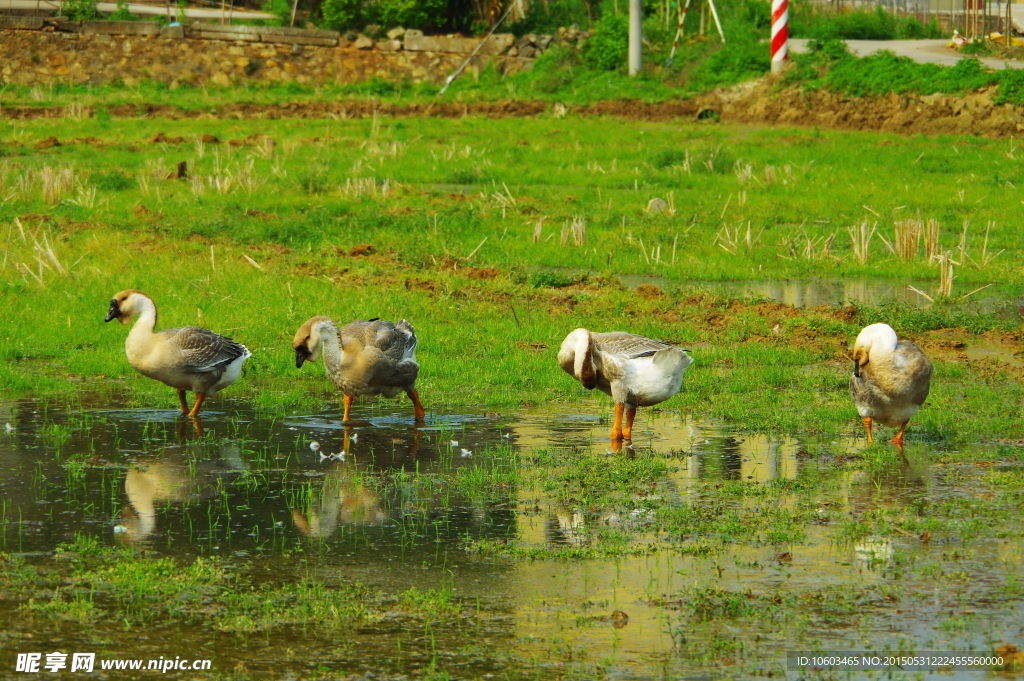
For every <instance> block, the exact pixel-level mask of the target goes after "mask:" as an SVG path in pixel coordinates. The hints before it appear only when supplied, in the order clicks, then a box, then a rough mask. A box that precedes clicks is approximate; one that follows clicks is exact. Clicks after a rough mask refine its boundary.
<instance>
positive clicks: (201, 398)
mask: <svg viewBox="0 0 1024 681" xmlns="http://www.w3.org/2000/svg"><path fill="white" fill-rule="evenodd" d="M204 400H206V393H196V403H195V404H194V405H192V411H190V412H189V413H188V415H189V416H191V417H192V418H195V417H196V416H197V415H198V414H199V408H200V407H202V406H203V401H204Z"/></svg>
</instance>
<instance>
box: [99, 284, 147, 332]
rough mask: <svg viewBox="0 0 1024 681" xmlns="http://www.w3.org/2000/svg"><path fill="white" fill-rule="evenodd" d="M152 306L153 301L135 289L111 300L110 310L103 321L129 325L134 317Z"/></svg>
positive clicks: (117, 295) (119, 294)
mask: <svg viewBox="0 0 1024 681" xmlns="http://www.w3.org/2000/svg"><path fill="white" fill-rule="evenodd" d="M152 304H153V299H152V298H150V297H149V296H147V295H146V294H145V293H143V292H142V291H137V290H135V289H133V288H130V289H128V290H126V291H121V292H120V293H117V294H115V295H114V297H113V298H111V299H110V309H108V310H107V316H106V317H104V318H103V321H105V322H109V321H113V320H115V319H116V320H117V321H119V322H121V323H122V324H127V323H128V322H130V321H131V320H132V317H134V316H135V315H137V314H139V313H140V312H141V311H142V309H143V307H145V306H151V305H152Z"/></svg>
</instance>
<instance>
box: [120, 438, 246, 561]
mask: <svg viewBox="0 0 1024 681" xmlns="http://www.w3.org/2000/svg"><path fill="white" fill-rule="evenodd" d="M244 468H245V463H244V462H243V461H242V458H241V451H240V449H239V447H238V445H237V444H234V443H230V444H227V445H225V446H224V447H222V448H221V458H219V459H213V460H204V461H198V462H197V461H196V460H195V459H194V458H192V457H190V456H188V455H187V452H186V451H184V450H174V449H168V450H165V451H164V452H163V454H161V455H160V456H158V457H154V458H152V459H149V460H143V461H139V462H138V463H136V464H135V465H134V466H132V467H131V468H129V469H128V472H127V473H126V474H125V477H124V493H125V497H126V498H127V500H128V503H127V504H124V505H123V506H122V507H121V522H120V524H118V525H117V526H116V527H115V528H114V532H115V533H116V535H117V537H118V539H120V540H121V541H125V542H128V543H135V542H139V541H144V540H145V539H147V538H148V537H149V536H150V535H152V534H153V533H154V532H155V531H156V527H157V512H158V507H160V508H163V507H166V506H167V505H169V504H181V505H187V504H189V503H191V502H195V501H203V500H206V499H210V498H212V497H213V496H214V495H215V494H216V493H217V489H218V487H217V483H218V480H219V478H220V477H221V476H222V475H223V473H224V471H225V470H241V469H244Z"/></svg>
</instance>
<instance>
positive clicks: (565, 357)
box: [558, 329, 600, 390]
mask: <svg viewBox="0 0 1024 681" xmlns="http://www.w3.org/2000/svg"><path fill="white" fill-rule="evenodd" d="M594 354H595V353H594V337H593V336H591V335H590V332H589V331H587V330H586V329H576V330H575V331H573V332H572V333H570V334H569V335H568V336H566V337H565V340H564V341H562V347H561V348H559V350H558V362H559V364H561V365H562V367H563V368H564V369H565V370H566V371H569V366H570V365H571V366H572V372H571V373H572V375H573V376H575V377H576V378H577V380H579V382H580V383H582V384H583V387H584V388H586V389H587V390H593V389H594V387H595V386H597V367H596V366H595V357H594ZM597 363H598V364H600V360H598V361H597Z"/></svg>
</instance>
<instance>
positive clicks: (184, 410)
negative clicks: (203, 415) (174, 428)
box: [178, 390, 188, 416]
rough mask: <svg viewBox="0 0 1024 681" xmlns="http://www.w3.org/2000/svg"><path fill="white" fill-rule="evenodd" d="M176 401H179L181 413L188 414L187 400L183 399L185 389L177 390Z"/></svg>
mask: <svg viewBox="0 0 1024 681" xmlns="http://www.w3.org/2000/svg"><path fill="white" fill-rule="evenodd" d="M178 401H179V402H181V415H182V416H188V400H186V399H185V391H184V390H179V391H178Z"/></svg>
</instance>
